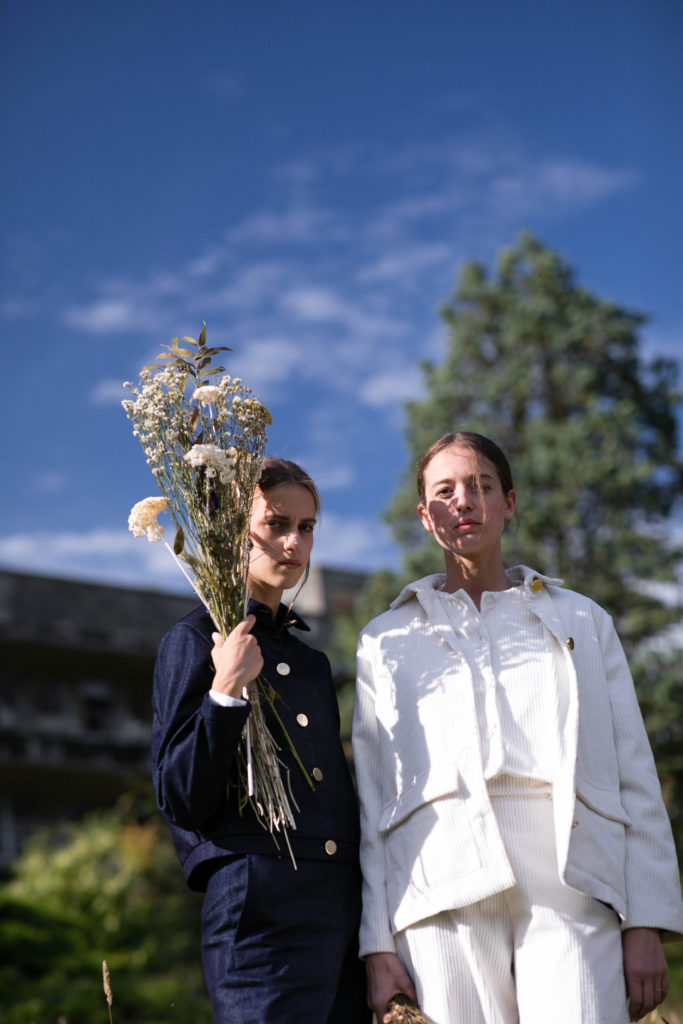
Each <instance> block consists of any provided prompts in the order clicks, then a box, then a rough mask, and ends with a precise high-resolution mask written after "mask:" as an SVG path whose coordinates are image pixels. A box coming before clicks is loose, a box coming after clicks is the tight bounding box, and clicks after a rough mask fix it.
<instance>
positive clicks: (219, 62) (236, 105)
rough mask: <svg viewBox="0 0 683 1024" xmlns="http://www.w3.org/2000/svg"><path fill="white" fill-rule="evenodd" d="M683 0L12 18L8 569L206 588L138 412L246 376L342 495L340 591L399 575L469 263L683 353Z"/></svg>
mask: <svg viewBox="0 0 683 1024" xmlns="http://www.w3.org/2000/svg"><path fill="white" fill-rule="evenodd" d="M682 29H683V6H682V5H681V3H680V2H679V0H642V2H634V0H621V2H620V3H618V4H617V3H614V2H613V0H610V2H607V0H592V2H591V3H586V2H583V0H575V2H574V3H572V4H559V3H552V2H551V3H541V2H532V0H516V2H515V3H514V4H512V3H510V2H505V3H502V2H495V3H494V2H487V0H481V2H480V3H479V4H477V5H473V4H463V3H459V2H457V0H449V2H446V0H444V2H441V0H438V2H437V0H421V2H420V3H417V2H412V3H409V2H405V0H393V2H389V0H376V2H373V0H365V2H364V3H357V2H353V0H346V2H343V3H341V2H325V0H322V2H321V0H317V2H313V0H288V2H287V3H284V2H278V0H268V2H264V0H248V2H246V0H244V2H228V0H213V2H209V0H193V2H192V3H190V2H186V3H183V2H178V0H164V2H161V0H142V2H140V0H137V2H135V3H131V2H127V0H123V2H118V3H116V4H112V3H104V2H101V0H90V2H88V3H85V2H84V0H80V2H73V0H61V2H60V3H50V2H47V0H44V2H38V0H4V2H3V4H2V6H1V7H0V39H1V42H0V95H1V103H2V122H1V128H0V144H1V145H2V151H3V157H2V162H1V164H0V204H1V206H0V231H1V234H2V282H1V289H0V318H1V325H2V330H3V338H4V345H3V349H4V355H5V385H4V388H3V390H4V402H3V406H2V417H3V420H2V423H3V433H4V437H5V443H4V445H3V462H4V473H3V478H4V481H5V485H4V487H3V499H2V509H3V516H2V522H3V529H2V534H1V535H0V565H1V566H3V567H6V568H17V569H21V570H26V571H39V572H47V573H50V574H64V575H69V576H75V577H81V578H87V579H96V580H102V581H110V582H118V583H125V584H133V585H143V586H160V587H169V588H176V587H182V586H183V580H182V578H181V577H180V574H179V573H178V570H177V569H176V568H175V566H174V565H173V564H172V563H171V560H170V558H169V556H168V554H167V553H166V552H165V550H164V549H163V548H162V546H161V545H150V544H148V543H147V542H146V541H144V540H135V539H134V538H133V537H132V535H131V534H129V533H128V532H127V529H126V523H127V517H128V512H129V509H130V507H131V506H132V505H133V504H134V502H136V501H137V500H139V499H140V498H142V497H145V496H146V495H148V494H153V493H154V483H153V480H152V477H151V475H150V473H149V470H148V468H147V466H146V464H145V462H144V458H143V455H142V451H141V449H140V448H139V446H138V445H137V442H136V441H135V439H134V438H133V437H132V434H131V429H130V424H129V421H128V420H127V419H126V418H125V415H124V414H123V411H122V409H121V406H120V400H121V398H122V397H125V393H124V392H123V390H122V388H121V386H120V385H121V382H122V381H124V380H130V379H134V378H135V376H136V375H137V371H138V369H139V367H140V366H141V365H142V364H143V363H146V362H148V361H149V360H150V359H151V358H152V357H153V356H154V355H155V354H156V353H157V352H158V351H159V350H160V347H161V345H162V344H163V343H166V342H168V341H169V340H170V338H171V337H172V336H174V335H178V334H180V335H182V334H190V335H192V336H195V337H196V335H197V333H198V332H199V330H200V329H201V325H202V323H203V322H204V321H206V323H207V333H208V340H209V342H210V343H213V344H228V345H230V346H231V347H232V348H233V349H234V352H233V354H232V355H231V356H229V362H228V364H227V365H228V369H229V371H230V372H231V373H233V374H234V375H240V376H242V377H243V378H244V380H245V381H246V382H247V383H248V384H249V385H250V386H251V387H253V388H254V390H255V391H256V392H257V394H258V395H259V397H260V398H261V399H262V400H263V401H264V402H265V403H266V404H267V405H268V407H269V408H270V409H271V411H272V413H273V416H274V425H273V427H272V428H271V431H270V444H269V450H270V451H271V452H272V453H273V454H280V455H284V456H286V457H288V458H293V459H295V460H297V461H301V462H302V463H303V464H304V465H305V466H306V467H307V468H308V469H309V470H310V471H311V473H312V474H313V475H314V476H315V477H316V479H317V480H318V482H319V484H320V487H321V491H322V495H323V506H324V514H323V522H322V528H321V531H320V535H319V538H318V542H317V560H318V562H321V563H324V564H328V565H334V566H342V567H348V568H353V569H375V568H378V567H380V566H383V565H394V564H396V562H397V552H396V549H395V548H394V546H393V544H392V542H391V540H390V537H389V535H388V533H387V531H386V530H385V528H384V526H383V525H382V523H381V520H380V516H381V513H382V511H383V509H384V508H385V507H386V505H387V503H388V501H389V499H390V497H391V495H392V494H393V493H394V490H395V488H396V486H397V483H398V481H399V478H400V477H401V475H402V472H403V470H404V468H405V465H406V448H405V445H404V436H403V429H404V417H403V402H404V401H405V400H406V399H407V398H411V397H416V396H419V394H420V393H421V377H420V373H419V371H418V368H417V364H418V361H419V360H420V359H424V358H428V359H438V358H439V357H440V355H441V353H442V352H443V344H444V335H443V329H442V326H441V322H440V319H439V316H438V309H439V307H440V305H441V304H442V303H443V301H444V300H445V299H446V298H447V296H448V295H449V293H450V291H451V289H452V287H453V285H454V283H455V280H456V277H457V272H458V268H459V266H460V265H461V263H462V261H463V260H466V259H478V260H481V261H484V262H485V263H486V264H487V265H489V266H491V265H492V263H493V260H494V258H495V255H496V253H497V252H498V251H499V250H500V248H501V247H503V246H506V245H511V244H513V243H514V241H515V238H516V236H517V234H518V232H519V231H520V230H522V229H528V230H530V231H532V232H533V233H534V234H535V235H537V237H539V238H540V239H541V240H542V241H543V242H545V243H546V244H548V245H550V246H551V247H552V248H555V249H557V250H559V251H560V252H561V253H562V254H563V255H564V256H565V258H566V259H567V260H568V261H569V263H570V264H571V265H572V266H573V267H574V268H575V270H576V272H577V275H578V278H579V280H580V282H581V283H582V284H584V285H585V286H586V287H588V288H590V289H591V290H593V291H594V292H595V293H597V294H598V295H600V296H601V297H603V298H605V299H609V300H613V301H615V302H617V303H620V304H622V305H625V306H626V307H628V308H630V309H634V310H639V311H641V312H644V313H647V314H648V315H649V316H650V322H649V324H648V326H647V327H646V328H645V329H644V331H643V334H642V339H643V354H644V355H645V356H646V357H651V356H653V355H656V354H663V355H668V356H675V357H676V358H680V357H681V355H682V354H683V340H682V339H683V314H682V312H681V302H680V297H681V291H682V289H681V270H682V268H683V232H682V231H681V208H682V204H681V193H682V191H683V175H682V173H681V170H682V167H683V161H682V159H681V157H682V150H683V143H682V141H681V140H682V139H683V132H681V123H683V119H682V117H681V100H682V98H683V62H681V60H680V51H681V46H682V43H683V33H682Z"/></svg>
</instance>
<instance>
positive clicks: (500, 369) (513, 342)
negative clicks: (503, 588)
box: [337, 235, 683, 839]
mask: <svg viewBox="0 0 683 1024" xmlns="http://www.w3.org/2000/svg"><path fill="white" fill-rule="evenodd" d="M443 319H444V322H445V325H446V330H447V338H446V353H445V357H444V359H443V361H441V362H440V363H424V364H423V366H422V369H423V373H424V380H425V391H426V397H425V398H424V399H422V400H420V401H414V402H410V403H408V405H407V407H406V413H407V428H406V438H407V441H408V445H409V449H410V451H411V453H412V458H411V467H410V468H409V470H408V472H407V473H406V475H405V478H404V480H403V483H402V485H401V487H400V488H399V490H398V492H397V494H396V496H395V498H394V499H393V501H392V503H391V504H390V506H389V508H388V510H387V512H386V519H387V521H388V523H389V524H390V526H391V527H392V529H393V532H394V535H395V537H396V539H397V541H398V543H399V544H400V545H401V546H402V548H403V549H404V553H405V558H404V569H403V571H402V572H401V574H400V577H397V579H396V580H395V584H396V586H395V587H394V588H393V592H392V593H391V598H393V597H394V596H396V594H397V593H398V590H399V589H400V585H402V583H403V582H404V580H405V579H406V578H407V579H415V578H418V577H420V576H423V575H426V574H427V573H430V572H435V571H442V569H443V559H442V555H441V551H440V549H439V548H438V547H437V545H436V544H435V542H434V540H433V538H431V537H429V536H428V535H427V534H426V533H425V531H424V530H423V528H422V526H421V524H420V522H419V520H418V518H417V516H416V511H415V509H416V504H417V492H416V487H415V479H414V470H413V464H414V463H415V462H417V460H418V458H419V457H420V456H421V455H422V453H423V452H424V451H425V449H426V448H428V447H429V445H430V444H431V443H432V442H433V441H435V440H436V439H437V438H438V437H440V436H441V435H442V434H445V433H447V432H449V431H453V430H473V431H477V432H479V433H482V434H485V435H487V436H489V437H491V438H493V439H494V440H496V441H497V442H498V443H499V444H500V445H501V447H502V448H503V450H504V451H505V452H506V454H507V455H508V458H509V460H510V463H511V466H512V470H513V476H514V479H515V488H516V490H517V495H518V506H517V514H516V516H515V520H514V522H513V524H512V526H511V528H509V529H508V531H507V532H506V535H505V537H504V551H505V558H506V561H507V563H508V564H511V565H512V564H516V563H520V562H521V563H523V564H526V565H531V566H533V567H534V568H536V569H539V570H541V571H543V572H546V573H549V574H551V575H557V576H559V577H561V578H563V579H564V581H565V583H566V585H567V586H568V587H571V588H572V589H574V590H579V591H581V592H583V593H586V594H588V595H589V596H591V597H592V598H594V600H596V601H597V602H598V603H599V604H601V605H603V607H605V608H606V609H607V610H608V611H609V612H610V613H611V614H612V615H613V616H614V619H615V624H616V626H617V629H618V631H619V634H620V636H621V638H622V640H623V642H624V646H625V648H626V651H627V654H628V655H629V657H630V658H631V659H632V661H633V665H634V674H635V677H636V684H637V686H638V688H639V691H640V694H641V697H643V700H644V710H645V718H646V725H647V728H648V731H649V734H650V736H651V739H652V741H653V745H654V749H655V754H656V756H657V759H658V764H659V766H660V768H661V769H662V770H663V772H664V774H665V775H666V777H667V780H668V781H667V787H666V788H667V796H668V799H669V807H670V810H671V811H672V813H674V815H675V816H676V820H677V821H681V822H682V824H681V825H680V826H679V832H680V835H681V838H682V839H683V775H682V767H683V766H682V765H681V757H680V755H679V754H678V750H677V749H676V748H677V746H678V749H680V734H679V733H676V736H675V741H674V740H672V738H671V737H673V735H674V730H673V728H672V727H670V726H667V727H664V725H663V724H662V722H661V721H660V718H661V715H662V713H663V711H664V709H665V708H666V713H667V714H669V715H671V716H673V717H674V718H677V719H679V720H680V719H681V717H683V715H682V713H683V693H682V692H681V680H680V659H681V652H680V651H678V652H676V651H673V652H670V656H669V655H667V657H666V658H664V656H662V658H660V659H658V658H657V657H655V656H654V655H649V654H647V655H646V653H645V651H646V645H647V643H648V642H649V641H651V640H652V638H653V637H656V636H658V635H660V634H662V633H663V631H665V630H666V629H667V627H669V626H670V625H672V624H673V623H675V622H677V621H678V622H680V620H681V614H682V611H683V609H682V608H681V606H680V603H677V602H676V601H674V600H669V601H666V600H663V599H662V596H661V589H658V588H657V586H653V584H667V583H675V582H676V579H677V571H679V570H680V565H681V562H682V560H683V550H682V549H681V548H680V547H677V546H676V545H675V544H674V543H673V540H672V531H671V530H670V528H669V529H667V527H668V526H669V523H670V518H671V515H672V513H673V512H674V511H675V510H676V502H677V501H678V500H679V499H680V496H681V493H682V492H683V461H682V460H681V458H680V455H679V453H678V449H677V427H676V415H675V414H676V409H677V406H678V405H679V404H680V395H679V394H678V392H677V391H676V374H677V367H676V364H675V363H674V362H673V361H669V360H664V359H657V360H654V361H651V362H646V361H645V360H644V359H643V358H642V355H641V352H640V341H639V337H638V332H639V329H640V328H641V327H642V325H643V323H644V317H643V316H641V315H640V314H639V313H634V312H630V311H628V310H625V309H622V308H620V307H618V306H616V305H614V304H612V303H608V302H604V301H602V300H600V299H598V298H597V297H596V296H594V295H592V294H591V293H590V292H589V291H587V290H586V289H585V288H583V287H581V286H579V285H578V284H577V283H576V281H575V280H574V275H573V273H572V271H571V269H570V268H569V267H568V266H567V265H566V264H565V263H564V262H563V260H562V258H561V257H560V256H559V255H558V254H557V253H554V252H552V251H551V250H550V249H547V248H546V247H544V246H543V245H542V244H541V243H539V242H538V241H536V240H535V239H534V238H532V237H530V236H529V235H522V236H521V237H520V239H519V241H518V244H517V246H516V247H515V248H512V249H509V250H505V251H503V252H502V253H501V255H500V258H499V260H498V266H497V271H496V274H495V276H493V277H489V275H488V274H487V272H486V269H485V268H484V267H482V266H481V265H479V264H477V263H466V264H465V265H464V266H463V268H462V270H461V274H460V280H459V283H458V286H457V288H456V290H455V292H454V295H453V296H452V298H451V299H450V300H449V301H448V302H447V303H446V305H445V307H444V309H443ZM390 589H391V588H389V587H388V586H387V580H386V578H384V579H383V580H381V581H380V584H379V585H378V584H377V583H376V582H374V581H373V582H372V583H371V584H370V586H369V588H368V590H367V591H366V593H365V594H364V595H363V597H362V598H361V603H360V606H359V610H358V614H357V615H356V616H355V617H354V621H353V622H350V621H347V622H344V623H340V625H339V629H338V632H337V643H338V646H339V647H340V648H343V650H344V651H345V656H346V661H345V663H346V665H347V666H350V663H351V651H352V645H351V640H350V637H351V634H352V633H353V632H354V630H355V628H356V627H357V626H359V625H362V624H364V623H363V622H362V620H363V619H365V621H367V619H368V618H370V617H371V616H372V615H374V614H377V613H378V612H379V611H382V610H383V609H384V608H386V607H387V604H388V600H387V590H390ZM672 592H674V589H673V588H672ZM391 598H390V599H391ZM338 656H339V653H338ZM665 661H666V669H665V668H664V662H665ZM676 663H677V664H678V666H679V668H678V670H676V669H675V667H674V666H675V665H676ZM677 671H678V674H677Z"/></svg>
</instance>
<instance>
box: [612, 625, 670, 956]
mask: <svg viewBox="0 0 683 1024" xmlns="http://www.w3.org/2000/svg"><path fill="white" fill-rule="evenodd" d="M600 613H601V618H600V621H599V622H598V630H599V636H600V643H601V647H602V653H603V658H604V664H605V673H606V677H607V684H608V688H609V698H610V706H611V710H612V721H613V725H614V737H615V743H616V750H617V760H618V767H619V783H620V791H621V801H622V804H623V807H624V810H625V811H626V813H627V815H628V816H629V819H630V821H631V824H630V825H629V827H628V828H627V830H626V861H625V876H626V900H627V916H626V920H625V922H624V924H623V927H624V928H635V927H650V928H659V929H661V930H662V931H663V932H665V933H666V932H669V933H671V932H673V933H678V932H680V931H681V930H683V904H682V902H681V887H680V877H679V872H678V863H677V859H676V851H675V846H674V841H673V835H672V831H671V824H670V822H669V818H668V815H667V812H666V807H665V806H664V801H663V799H662V794H661V787H660V784H659V779H658V777H657V770H656V767H655V761H654V757H653V755H652V750H651V748H650V743H649V740H648V737H647V733H646V731H645V725H644V723H643V717H642V714H641V712H640V707H639V705H638V699H637V697H636V692H635V687H634V686H633V680H632V678H631V672H630V669H629V667H628V663H627V661H626V656H625V654H624V650H623V648H622V646H621V642H620V640H619V638H618V636H617V634H616V631H615V629H614V626H613V624H612V620H611V619H610V617H609V616H608V615H607V613H606V612H604V611H603V610H602V609H600ZM665 937H669V938H671V937H676V938H680V937H681V936H680V935H678V934H676V935H674V936H672V935H669V936H665Z"/></svg>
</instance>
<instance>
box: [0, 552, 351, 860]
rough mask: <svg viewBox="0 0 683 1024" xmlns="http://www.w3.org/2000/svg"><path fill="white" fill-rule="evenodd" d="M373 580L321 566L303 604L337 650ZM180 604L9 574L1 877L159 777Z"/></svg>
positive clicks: (317, 642)
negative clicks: (158, 740)
mask: <svg viewBox="0 0 683 1024" xmlns="http://www.w3.org/2000/svg"><path fill="white" fill-rule="evenodd" d="M364 580H365V576H364V575H363V574H361V573H351V572H346V571H342V570H333V569H313V570H312V571H311V575H310V578H309V580H308V582H307V583H306V586H305V587H304V589H303V590H302V592H301V594H300V595H299V597H298V598H297V603H296V606H297V609H298V610H299V611H300V613H301V614H302V615H303V616H304V618H305V619H306V621H307V622H308V623H309V625H310V626H311V634H310V635H309V637H308V639H310V642H311V643H312V644H313V645H314V646H317V647H320V648H322V649H325V647H326V645H327V643H328V641H329V638H330V635H331V631H332V623H333V620H334V616H335V615H337V614H339V613H341V612H344V611H349V610H350V609H351V608H352V606H353V601H354V598H355V596H356V594H357V593H358V590H359V589H360V587H361V586H362V584H363V582H364ZM196 604H197V600H196V598H195V597H194V595H192V594H189V595H188V596H179V595H176V594H169V593H162V592H158V591H143V590H134V589H126V588H122V587H112V586H102V585H99V584H94V583H84V582H78V581H74V580H66V579H55V578H50V577H41V576H33V575H25V574H22V573H15V572H7V571H0V869H6V868H7V866H8V865H9V864H10V863H11V861H12V860H13V859H14V858H15V857H16V856H17V854H18V852H19V850H20V848H21V845H22V842H23V841H24V839H26V838H27V837H28V836H29V835H30V834H31V833H32V832H34V831H35V830H36V829H37V828H40V827H44V826H49V825H53V824H56V823H57V822H59V821H63V820H78V819H79V818H80V817H81V816H82V815H83V814H84V813H86V812H87V811H88V810H92V809H95V808H98V807H110V806H113V804H114V803H115V802H116V800H117V798H118V797H119V796H120V795H121V794H123V793H126V792H127V791H128V790H129V789H130V788H131V784H132V783H134V782H135V781H136V780H139V779H140V778H147V777H148V776H149V736H150V726H151V679H152V670H153V666H154V658H155V654H156V649H157V645H158V643H159V640H160V638H161V637H162V635H163V634H164V632H165V631H166V630H167V629H168V628H169V627H170V626H171V625H172V624H173V623H174V622H176V621H177V620H178V619H179V618H181V617H182V616H183V615H185V614H186V613H187V612H188V611H190V609H191V608H193V607H194V606H195V605H196Z"/></svg>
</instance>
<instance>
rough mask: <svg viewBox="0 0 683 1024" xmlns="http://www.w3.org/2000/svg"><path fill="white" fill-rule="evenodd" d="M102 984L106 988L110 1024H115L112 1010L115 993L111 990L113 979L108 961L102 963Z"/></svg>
mask: <svg viewBox="0 0 683 1024" xmlns="http://www.w3.org/2000/svg"><path fill="white" fill-rule="evenodd" d="M102 984H103V986H104V995H105V997H106V1000H107V1008H108V1010H109V1024H114V1018H113V1017H112V1013H111V1008H112V1003H113V1002H114V993H113V992H112V990H111V978H110V976H109V967H108V966H107V961H106V960H103V961H102Z"/></svg>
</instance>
